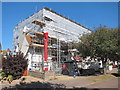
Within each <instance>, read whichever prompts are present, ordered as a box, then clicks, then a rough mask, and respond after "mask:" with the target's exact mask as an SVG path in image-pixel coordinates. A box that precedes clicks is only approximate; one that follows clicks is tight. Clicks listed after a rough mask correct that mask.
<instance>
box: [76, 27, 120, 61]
mask: <svg viewBox="0 0 120 90" xmlns="http://www.w3.org/2000/svg"><path fill="white" fill-rule="evenodd" d="M118 36H119V35H118V28H107V27H105V26H104V27H103V26H100V27H98V28H95V31H93V32H91V33H89V34H86V35H83V36H82V37H80V42H79V43H78V47H77V48H78V50H79V52H80V53H82V55H83V57H86V56H91V57H101V59H102V60H103V63H106V62H107V59H110V60H119V58H120V50H119V45H118V41H119V39H120V38H118Z"/></svg>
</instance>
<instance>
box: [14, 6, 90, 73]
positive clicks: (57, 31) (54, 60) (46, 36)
mask: <svg viewBox="0 0 120 90" xmlns="http://www.w3.org/2000/svg"><path fill="white" fill-rule="evenodd" d="M87 33H91V30H89V29H88V28H86V27H84V26H82V25H80V24H78V23H76V22H75V21H73V20H70V19H68V18H66V17H64V16H62V15H60V14H58V13H57V12H55V11H53V10H51V9H49V8H43V9H42V10H40V11H38V12H37V13H35V14H33V15H32V16H30V17H28V18H27V19H25V20H24V21H22V22H20V23H19V24H17V26H16V27H15V28H14V31H13V51H14V52H19V51H21V52H22V53H24V55H25V56H26V58H28V60H29V62H28V70H40V71H43V70H45V71H49V70H54V71H55V70H58V71H60V69H61V63H63V62H64V61H66V60H70V59H71V58H70V57H71V55H70V54H69V49H72V47H70V45H71V43H72V42H79V37H80V36H82V35H83V34H87ZM69 47H70V48H69Z"/></svg>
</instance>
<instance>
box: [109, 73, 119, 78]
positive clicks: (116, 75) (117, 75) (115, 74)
mask: <svg viewBox="0 0 120 90" xmlns="http://www.w3.org/2000/svg"><path fill="white" fill-rule="evenodd" d="M111 74H112V75H114V76H115V77H120V75H119V74H118V73H111Z"/></svg>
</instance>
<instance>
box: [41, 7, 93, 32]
mask: <svg viewBox="0 0 120 90" xmlns="http://www.w3.org/2000/svg"><path fill="white" fill-rule="evenodd" d="M43 9H45V10H48V11H50V12H52V13H55V14H57V15H59V16H61V17H63V18H65V19H67V20H69V21H70V22H73V23H75V24H77V25H79V26H81V27H83V28H85V29H88V28H86V27H85V26H82V25H81V24H79V23H77V22H75V21H73V20H71V19H69V18H67V17H65V16H63V15H61V14H59V13H57V12H55V11H53V10H51V9H49V8H47V7H45V8H43ZM88 30H89V31H92V30H90V29H88Z"/></svg>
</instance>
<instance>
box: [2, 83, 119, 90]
mask: <svg viewBox="0 0 120 90" xmlns="http://www.w3.org/2000/svg"><path fill="white" fill-rule="evenodd" d="M24 89H28V90H41V89H42V90H46V89H47V90H67V89H68V90H106V89H99V88H86V87H81V88H76V87H73V88H66V86H65V85H63V84H52V83H49V82H39V81H38V82H31V83H20V84H17V85H15V86H10V87H5V88H2V90H24ZM107 90H118V89H110V88H109V89H107Z"/></svg>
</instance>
